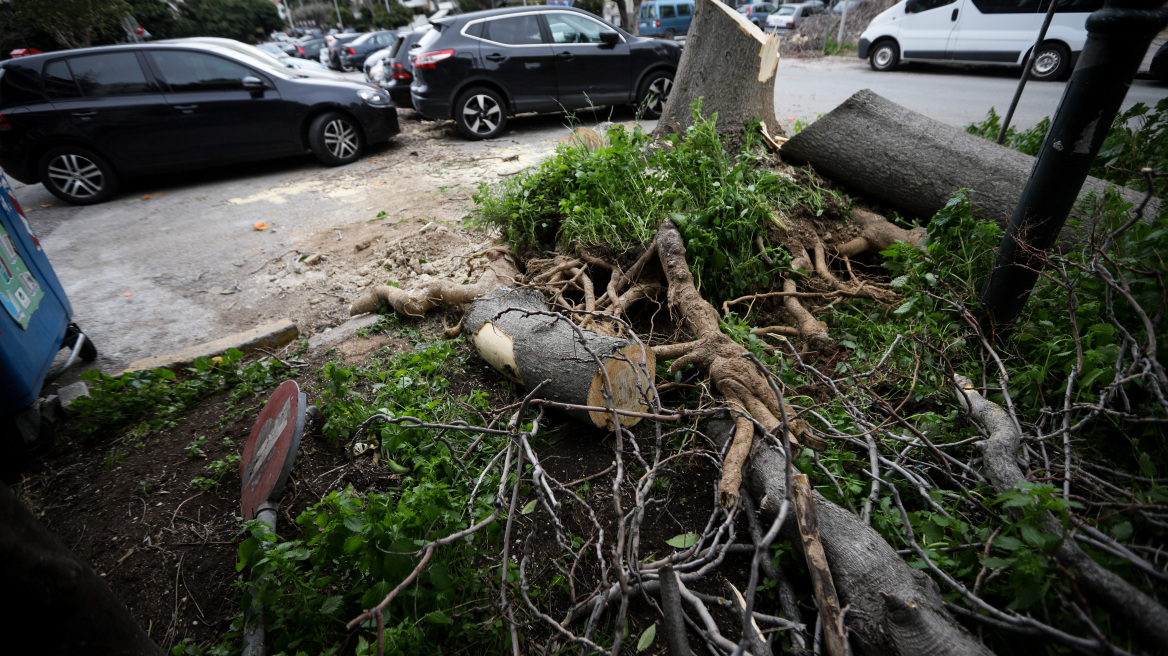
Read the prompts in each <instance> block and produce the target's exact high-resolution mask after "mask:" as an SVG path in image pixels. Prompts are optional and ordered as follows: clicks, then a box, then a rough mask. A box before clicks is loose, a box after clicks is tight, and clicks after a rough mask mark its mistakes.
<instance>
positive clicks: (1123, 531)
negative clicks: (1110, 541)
mask: <svg viewBox="0 0 1168 656" xmlns="http://www.w3.org/2000/svg"><path fill="white" fill-rule="evenodd" d="M1131 536H1132V525H1131V522H1120V523H1118V524H1116V525H1115V526H1112V527H1111V537H1113V538H1115V539H1116V540H1119V541H1120V542H1123V541H1124V540H1127V539H1128V538H1130V537H1131Z"/></svg>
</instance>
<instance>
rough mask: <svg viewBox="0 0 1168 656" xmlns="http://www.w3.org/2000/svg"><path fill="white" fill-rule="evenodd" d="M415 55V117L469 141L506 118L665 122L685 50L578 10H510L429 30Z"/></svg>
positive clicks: (455, 19)
mask: <svg viewBox="0 0 1168 656" xmlns="http://www.w3.org/2000/svg"><path fill="white" fill-rule="evenodd" d="M431 25H432V26H433V27H434V29H433V30H431V31H429V32H427V33H426V35H425V36H423V37H422V40H421V41H420V42H419V47H418V48H416V49H415V50H416V52H417V53H418V54H417V55H415V57H414V81H413V84H412V85H411V86H410V95H411V97H412V98H413V102H414V108H415V109H417V110H418V112H419V113H421V114H422V115H423V116H428V117H431V118H453V119H454V120H455V121H457V122H458V129H459V131H461V132H462V133H463V134H464V135H466V136H467V137H469V138H471V139H490V138H492V137H495V136H498V135H499V134H500V133H501V132H502V131H503V128H504V126H505V125H506V123H507V116H508V115H511V114H518V113H520V112H554V111H562V110H574V109H581V108H584V107H589V106H591V105H615V104H625V103H635V104H637V105H638V106H639V111H641V112H642V114H643V115H644V116H645V117H647V118H658V117H660V116H661V110H662V109H663V108H664V106H665V101H666V100H668V99H669V92H670V90H671V89H672V88H673V76H674V73H676V71H677V62H678V60H680V59H681V46H680V45H678V44H677V43H675V42H673V41H664V40H661V39H646V38H641V37H635V36H633V35H631V34H629V33H627V32H625V31H624V30H621V29H619V28H617V27H614V26H612V25H610V24H609V23H606V22H604V21H602V20H600V19H599V18H597V17H595V16H593V15H592V14H589V13H588V12H585V11H581V10H579V9H572V8H568V7H513V8H508V9H492V10H488V11H480V12H474V13H470V14H462V15H459V16H452V17H449V18H442V19H439V20H434V21H431Z"/></svg>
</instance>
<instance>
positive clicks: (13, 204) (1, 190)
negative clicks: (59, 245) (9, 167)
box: [0, 170, 42, 251]
mask: <svg viewBox="0 0 1168 656" xmlns="http://www.w3.org/2000/svg"><path fill="white" fill-rule="evenodd" d="M3 173H4V171H3V170H0V174H3ZM0 212H4V213H6V214H8V216H9V217H11V216H13V215H14V214H15V215H16V216H19V217H20V223H21V224H22V225H23V226H24V230H25V232H27V233H28V239H29V241H31V242H32V245H33V247H35V248H36V249H37V250H38V251H39V250H42V249H41V241H40V240H39V239H37V237H36V234H35V233H33V231H32V226H31V225H29V224H28V217H27V216H25V215H24V210H23V209H21V207H20V202H19V201H17V200H16V196H13V195H12V187H11V186H9V184H8V178H7V177H5V176H4V175H0Z"/></svg>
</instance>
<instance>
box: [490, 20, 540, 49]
mask: <svg viewBox="0 0 1168 656" xmlns="http://www.w3.org/2000/svg"><path fill="white" fill-rule="evenodd" d="M484 31H485V35H484V36H483V38H485V39H489V40H491V41H494V42H496V43H504V44H507V45H512V46H525V45H532V44H536V43H543V37H542V36H541V35H540V33H539V16H536V15H535V14H527V15H524V16H508V17H506V18H498V19H495V20H492V21H487V27H486V30H484Z"/></svg>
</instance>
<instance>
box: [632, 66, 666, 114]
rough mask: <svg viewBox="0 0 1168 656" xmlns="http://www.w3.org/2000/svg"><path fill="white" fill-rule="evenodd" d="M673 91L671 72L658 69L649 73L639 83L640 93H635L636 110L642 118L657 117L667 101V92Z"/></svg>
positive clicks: (663, 109)
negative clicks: (643, 81)
mask: <svg viewBox="0 0 1168 656" xmlns="http://www.w3.org/2000/svg"><path fill="white" fill-rule="evenodd" d="M672 91H673V74H671V73H666V72H665V71H658V72H656V73H653V74H651V75H649V79H647V80H645V83H644V84H642V85H641V93H639V94H637V98H639V99H640V100H639V101H638V102H637V111H638V112H640V114H641V116H642V117H643V118H647V119H650V120H652V119H658V118H661V114H662V112H664V111H665V103H667V102H669V94H670V93H671V92H672Z"/></svg>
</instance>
